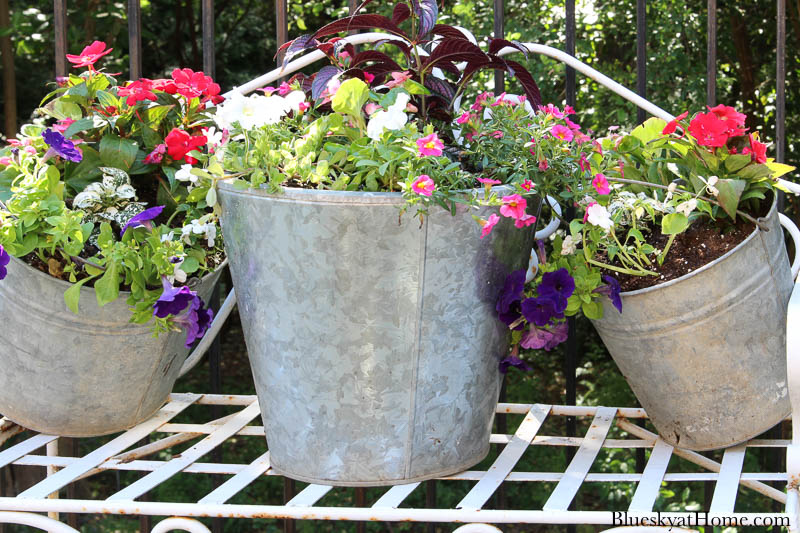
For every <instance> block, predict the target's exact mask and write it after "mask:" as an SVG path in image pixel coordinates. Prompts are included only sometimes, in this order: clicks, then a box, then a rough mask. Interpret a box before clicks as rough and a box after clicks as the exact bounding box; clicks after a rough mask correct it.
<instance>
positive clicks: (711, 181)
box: [700, 176, 719, 196]
mask: <svg viewBox="0 0 800 533" xmlns="http://www.w3.org/2000/svg"><path fill="white" fill-rule="evenodd" d="M700 179H703V178H700ZM718 181H719V178H718V177H716V176H711V177H710V178H708V181H706V190H707V191H708V194H710V195H712V196H719V189H717V188H716V187H714V185H716V183H717V182H718Z"/></svg>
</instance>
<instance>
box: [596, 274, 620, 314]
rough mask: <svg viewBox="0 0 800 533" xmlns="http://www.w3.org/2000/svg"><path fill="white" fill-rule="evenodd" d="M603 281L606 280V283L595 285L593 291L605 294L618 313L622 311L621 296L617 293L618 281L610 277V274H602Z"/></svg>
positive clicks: (618, 288) (618, 291)
mask: <svg viewBox="0 0 800 533" xmlns="http://www.w3.org/2000/svg"><path fill="white" fill-rule="evenodd" d="M603 281H605V282H606V285H602V286H600V287H597V288H596V289H595V290H594V291H592V292H596V293H597V294H605V295H606V296H608V297H609V299H611V303H612V305H613V306H614V307H616V308H617V311H619V312H620V313H621V312H622V297H621V296H620V295H619V293H620V286H619V282H618V281H617V280H616V279H614V278H612V277H611V276H603Z"/></svg>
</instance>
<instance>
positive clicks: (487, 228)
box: [478, 213, 500, 239]
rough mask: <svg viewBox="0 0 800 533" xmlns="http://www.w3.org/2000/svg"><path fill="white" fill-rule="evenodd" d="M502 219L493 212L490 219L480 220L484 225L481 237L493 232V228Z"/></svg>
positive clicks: (479, 222)
mask: <svg viewBox="0 0 800 533" xmlns="http://www.w3.org/2000/svg"><path fill="white" fill-rule="evenodd" d="M499 221H500V217H499V216H497V215H496V214H494V213H492V214H491V215H489V220H482V219H481V220H478V224H480V225H481V226H482V228H481V239H483V238H484V237H486V236H487V235H489V233H491V232H492V228H494V227H495V225H496V224H497V223H498V222H499Z"/></svg>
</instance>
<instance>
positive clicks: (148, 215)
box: [119, 205, 164, 236]
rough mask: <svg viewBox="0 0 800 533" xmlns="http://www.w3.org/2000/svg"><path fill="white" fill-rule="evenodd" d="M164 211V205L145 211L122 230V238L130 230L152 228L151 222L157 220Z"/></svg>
mask: <svg viewBox="0 0 800 533" xmlns="http://www.w3.org/2000/svg"><path fill="white" fill-rule="evenodd" d="M163 210H164V206H163V205H157V206H155V207H151V208H150V209H145V210H144V211H142V212H141V213H139V214H138V215H136V216H135V217H133V218H131V219H130V220H129V221H128V223H127V224H125V227H123V228H122V231H121V232H120V233H119V234H120V236H123V235H125V232H126V231H127V230H128V228H138V227H139V226H145V227H150V226H151V224H150V221H151V220H153V219H154V218H156V217H157V216H158V215H160V214H161V212H162V211H163Z"/></svg>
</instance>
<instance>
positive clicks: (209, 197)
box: [206, 187, 217, 207]
mask: <svg viewBox="0 0 800 533" xmlns="http://www.w3.org/2000/svg"><path fill="white" fill-rule="evenodd" d="M206 204H208V206H209V207H214V206H215V205H217V189H215V188H214V187H209V188H208V193H207V194H206Z"/></svg>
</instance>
